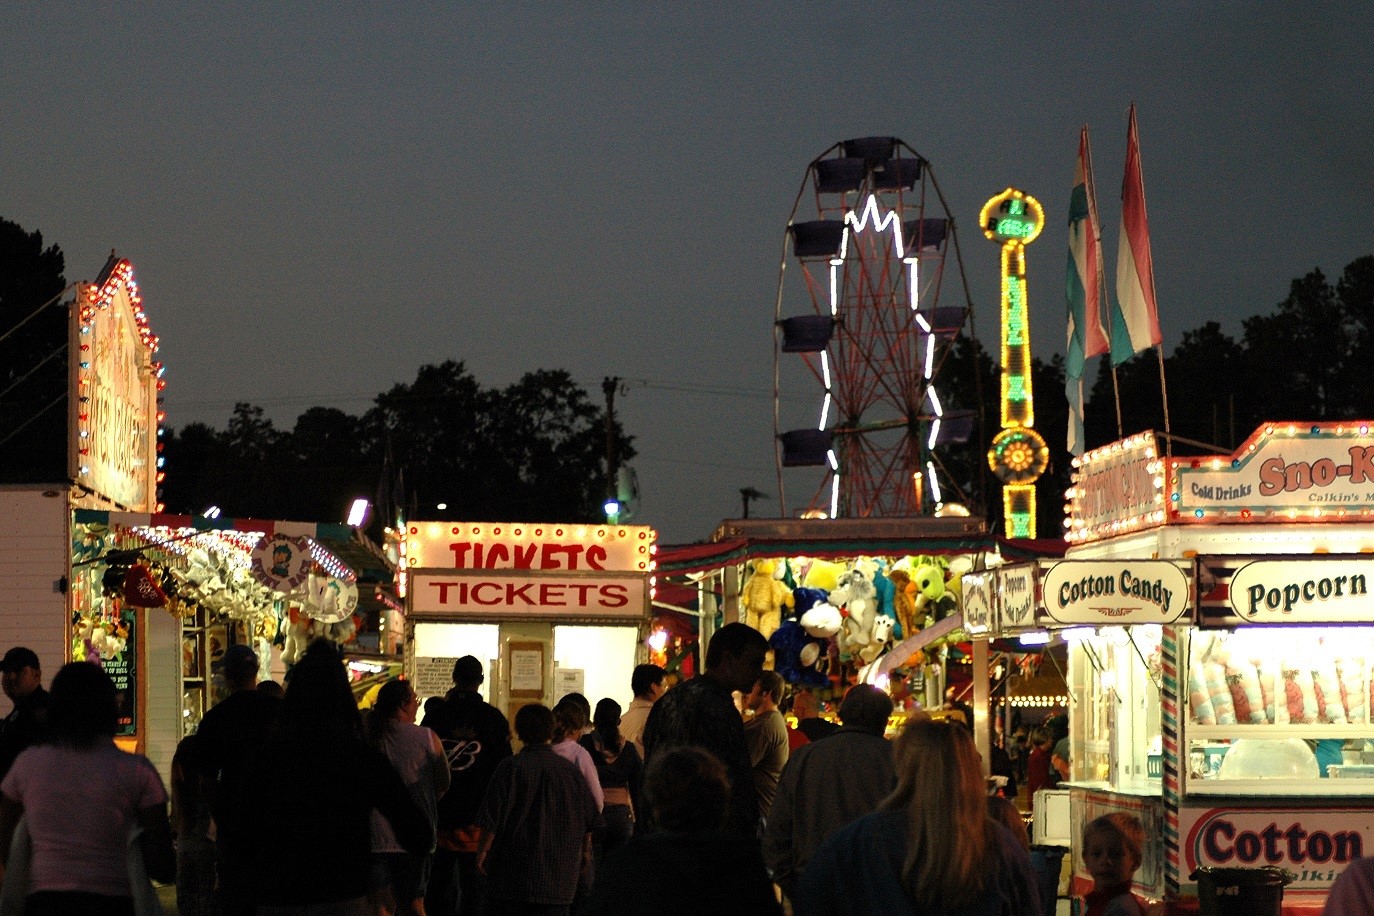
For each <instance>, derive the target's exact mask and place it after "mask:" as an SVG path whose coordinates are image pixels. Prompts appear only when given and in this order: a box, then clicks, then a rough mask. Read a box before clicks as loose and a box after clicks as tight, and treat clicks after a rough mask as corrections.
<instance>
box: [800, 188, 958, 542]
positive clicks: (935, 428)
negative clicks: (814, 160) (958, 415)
mask: <svg viewBox="0 0 1374 916" xmlns="http://www.w3.org/2000/svg"><path fill="white" fill-rule="evenodd" d="M844 222H845V226H844V232H843V234H842V235H841V236H840V251H839V255H838V256H837V257H834V258H831V259H830V314H831V315H832V316H835V315H838V314H839V313H840V275H839V272H840V268H841V267H843V266H844V263H845V261H846V260H847V259H848V257H849V236H850V233H851V232H853V233H855V234H857V233H859V232H862V231H863V230H864V229H865V228H868V227H869V226H870V225H871V226H872V228H873V231H874V232H885V231H887V230H888V229H889V228H890V229H891V230H892V248H893V255H894V257H896V258H898V259H900V260H901V262H902V263H903V264H905V265H906V266H907V291H908V297H907V298H908V302H909V304H910V306H911V310H912V311H913V312H914V313H915V314H916V323H917V325H919V326H920V328H921V331H922V332H923V333H925V334H926V335H927V336H926V353H925V364H924V366H923V367H922V371H923V375H924V378H925V380H926V381H930V380H931V379H932V378H933V377H934V374H935V333H934V331H933V330H932V329H931V326H930V322H929V321H927V320H926V317H925V316H924V315H922V314H921V312H920V309H919V305H920V295H921V293H920V285H919V279H920V266H919V258H918V257H916V256H912V257H906V256H905V255H906V244H905V240H904V239H903V238H902V222H901V220H899V219H898V218H897V211H896V210H889V211H888V212H887V213H886V214H884V213H883V212H882V210H881V208H880V207H879V205H878V198H877V195H875V194H870V195H869V196H868V199H867V200H866V201H864V206H863V210H862V211H861V212H859V213H857V214H856V213H855V212H853V211H851V212H849V213H846V214H845V217H844ZM821 379H822V381H823V383H824V385H825V401H824V402H823V403H822V405H821V422H820V426H819V427H818V428H819V429H822V430H823V429H825V427H826V423H827V421H828V420H829V418H830V403H831V380H830V359H829V352H828V351H827V350H822V351H821ZM927 390H928V392H929V394H930V399H931V403H932V405H933V406H934V410H935V420H934V422H933V423H932V424H931V429H930V437H929V440H928V443H929V444H928V446H927V447H928V448H932V449H933V448H934V447H935V443H936V441H937V440H938V439H939V437H940V422H941V417H942V416H943V414H944V410H943V409H942V408H941V406H940V398H939V396H938V395H937V394H936V393H935V388H934V386H933V385H932V386H931V387H930V388H928V389H927ZM826 458H827V460H828V461H829V462H830V467H831V470H832V471H834V476H833V477H832V478H831V481H830V517H831V518H834V517H835V516H836V514H837V512H838V511H839V504H840V503H839V501H840V474H839V467H840V465H839V460H838V458H837V457H836V456H835V451H834V449H831V450H829V451H827V452H826ZM926 471H927V473H928V474H929V476H930V488H931V494H932V496H934V498H935V502H936V503H939V502H941V499H940V484H939V481H938V480H937V479H936V477H935V464H934V462H926Z"/></svg>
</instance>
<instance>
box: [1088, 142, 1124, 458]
mask: <svg viewBox="0 0 1374 916" xmlns="http://www.w3.org/2000/svg"><path fill="white" fill-rule="evenodd" d="M1087 129H1088V128H1087V127H1086V126H1085V127H1084V128H1083V130H1084V131H1086V130H1087ZM1085 146H1086V147H1087V158H1088V186H1089V194H1090V196H1091V199H1092V200H1093V207H1094V209H1095V208H1096V206H1097V204H1096V201H1097V189H1096V188H1095V187H1093V176H1094V175H1096V174H1097V172H1096V170H1094V169H1093V149H1092V146H1091V145H1088V144H1085ZM1093 228H1094V229H1095V230H1096V231H1097V250H1098V251H1101V250H1102V222H1101V220H1095V225H1094V227H1093ZM1097 301H1098V302H1099V303H1101V304H1102V307H1105V306H1106V304H1107V301H1108V300H1107V272H1106V271H1105V270H1099V271H1098V272H1097ZM1107 364H1108V365H1109V366H1110V367H1111V370H1112V403H1113V404H1115V405H1116V437H1117V438H1118V439H1124V438H1125V436H1126V434H1125V432H1124V431H1123V429H1122V425H1121V386H1120V384H1119V383H1118V382H1117V379H1116V363H1114V362H1112V358H1111V354H1110V353H1108V354H1107Z"/></svg>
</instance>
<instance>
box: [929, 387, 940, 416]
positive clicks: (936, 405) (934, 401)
mask: <svg viewBox="0 0 1374 916" xmlns="http://www.w3.org/2000/svg"><path fill="white" fill-rule="evenodd" d="M926 393H927V394H929V395H930V406H931V408H932V409H933V410H934V411H935V416H937V417H943V416H944V415H945V408H944V407H942V406H941V405H940V395H939V394H938V393H937V392H936V391H935V389H934V388H928V389H926Z"/></svg>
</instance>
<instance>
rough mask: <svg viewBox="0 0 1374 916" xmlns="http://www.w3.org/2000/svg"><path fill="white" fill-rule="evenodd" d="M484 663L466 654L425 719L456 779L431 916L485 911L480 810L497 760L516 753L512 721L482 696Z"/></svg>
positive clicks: (433, 871) (432, 882) (442, 820)
mask: <svg viewBox="0 0 1374 916" xmlns="http://www.w3.org/2000/svg"><path fill="white" fill-rule="evenodd" d="M485 679H486V676H485V675H484V674H483V673H482V663H481V662H479V661H478V660H477V659H476V658H474V657H473V656H471V655H464V656H463V657H462V658H460V659H458V660H457V661H456V662H454V663H453V689H452V690H450V691H449V692H448V693H447V694H446V695H445V696H444V700H443V703H442V704H437V705H436V707H435V709H434V711H433V712H426V715H425V718H424V720H423V721H422V722H421V723H420V724H421V725H423V726H425V727H426V728H429V729H432V730H433V731H434V733H435V734H436V735H438V736H439V740H440V741H441V742H442V743H443V745H444V754H445V755H446V756H447V757H448V763H449V773H450V776H451V782H450V785H449V790H448V791H447V792H446V793H444V797H443V798H441V799H439V845H438V848H437V849H436V850H435V851H434V858H433V862H432V864H431V867H430V878H429V887H428V889H427V890H426V892H425V911H426V912H427V913H429V914H430V916H458V914H459V913H461V914H463V916H475V914H479V913H481V912H482V907H483V890H484V881H483V879H482V876H481V875H480V874H478V873H477V844H478V839H479V833H478V830H477V828H476V826H475V825H476V823H477V811H478V809H480V808H481V806H482V800H483V799H484V798H485V797H486V793H487V784H488V783H490V782H491V776H492V774H493V773H494V772H496V767H497V764H499V763H500V762H501V761H502V760H505V759H506V758H507V757H509V756H511V753H512V752H511V744H510V721H509V720H508V719H506V717H505V715H503V714H502V712H501V710H499V709H497V708H496V707H495V706H492V705H491V704H490V703H488V702H486V701H485V700H483V699H482V694H481V693H480V690H481V687H482V682H483V681H484V680H485Z"/></svg>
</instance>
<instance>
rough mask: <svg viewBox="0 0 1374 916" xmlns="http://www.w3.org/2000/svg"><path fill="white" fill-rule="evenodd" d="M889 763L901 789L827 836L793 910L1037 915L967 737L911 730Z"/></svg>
mask: <svg viewBox="0 0 1374 916" xmlns="http://www.w3.org/2000/svg"><path fill="white" fill-rule="evenodd" d="M893 764H894V766H895V769H896V771H897V788H896V790H895V791H893V793H892V795H890V796H888V798H887V800H886V801H884V802H883V804H882V807H881V808H879V809H878V811H876V812H874V813H873V814H870V815H867V816H866V817H862V818H859V819H858V820H857V821H855V822H853V823H852V824H850V825H849V826H847V827H844V828H842V829H840V830H838V831H836V832H835V833H833V834H831V836H830V838H829V839H827V840H826V842H825V843H824V844H822V845H821V847H820V849H818V850H817V851H816V853H815V855H814V856H812V858H811V860H810V861H809V862H808V863H807V865H806V871H805V872H804V873H803V875H802V880H801V883H800V884H799V886H798V888H797V899H796V900H795V901H794V903H795V909H796V912H797V913H798V914H800V916H812V914H845V913H854V914H860V913H887V914H911V916H946V914H948V916H1037V914H1039V912H1040V904H1039V902H1038V884H1037V882H1036V878H1035V872H1034V871H1033V870H1032V868H1031V863H1030V856H1029V854H1028V853H1027V852H1026V850H1025V848H1024V847H1022V846H1021V844H1020V843H1019V842H1018V841H1017V840H1016V839H1015V838H1014V837H1013V836H1012V835H1011V832H1010V831H1008V830H1007V828H1006V827H1005V826H1003V825H1002V824H999V823H997V822H995V821H993V820H992V819H991V818H989V817H988V804H987V789H986V782H985V780H984V778H983V768H982V764H981V762H980V761H979V758H978V751H977V749H976V748H975V747H974V744H973V738H972V736H971V735H969V733H968V731H967V730H966V729H964V728H962V727H960V726H958V725H953V724H949V723H943V722H915V723H911V724H909V725H907V727H906V728H905V729H904V730H903V731H902V734H901V735H900V736H899V737H898V738H897V740H896V741H895V742H894V744H893Z"/></svg>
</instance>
